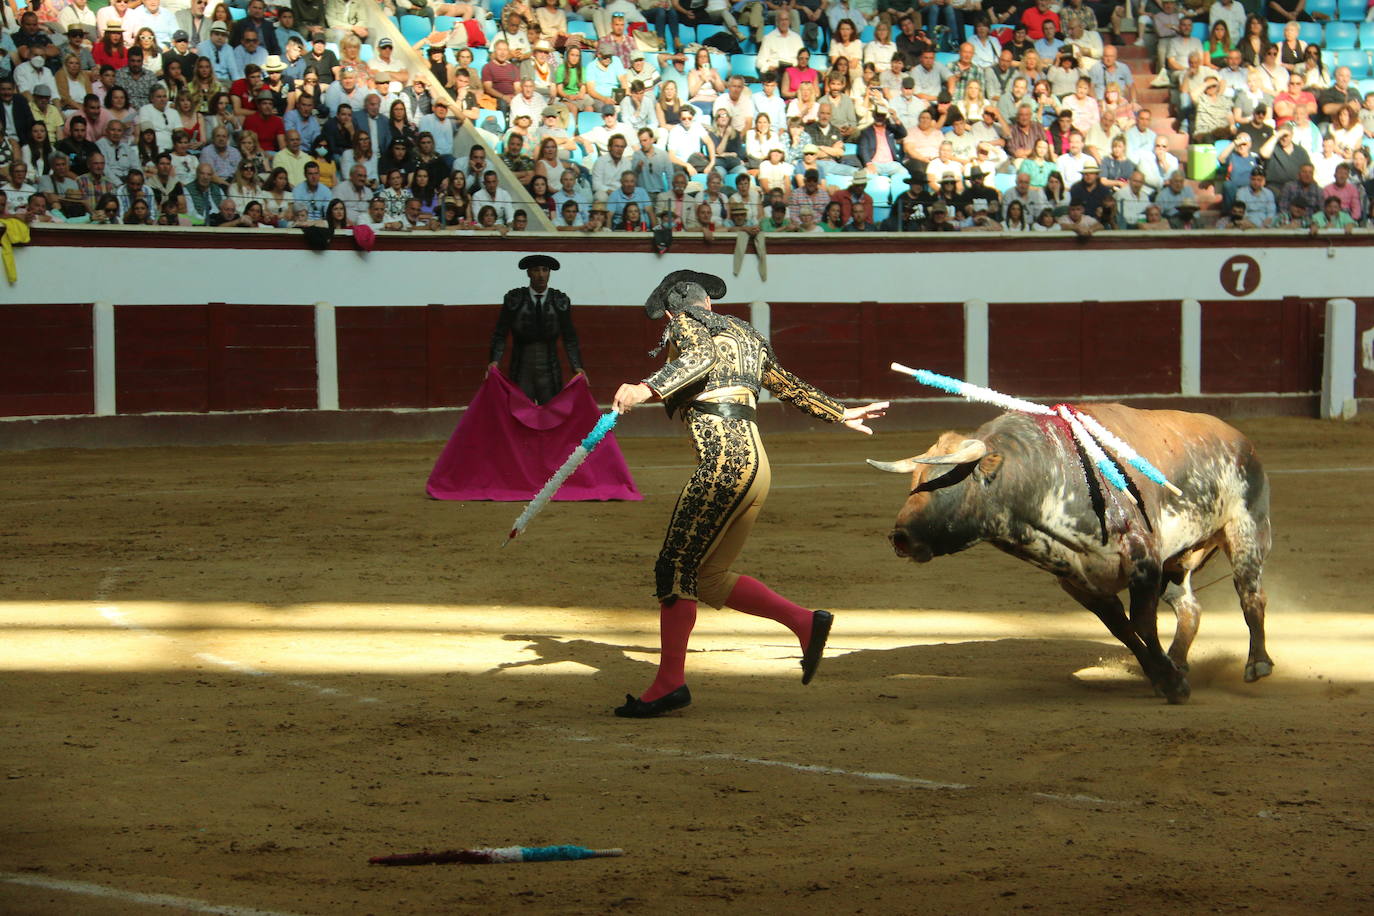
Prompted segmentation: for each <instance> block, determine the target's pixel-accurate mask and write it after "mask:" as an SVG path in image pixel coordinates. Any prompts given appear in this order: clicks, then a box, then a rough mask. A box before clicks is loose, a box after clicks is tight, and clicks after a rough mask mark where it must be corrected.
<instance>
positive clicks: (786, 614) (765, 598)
mask: <svg viewBox="0 0 1374 916" xmlns="http://www.w3.org/2000/svg"><path fill="white" fill-rule="evenodd" d="M725 604H726V606H727V607H732V608H734V609H735V610H737V611H743V612H744V613H746V614H753V615H754V616H755V617H767V618H768V619H769V620H776V621H777V622H778V623H780V624H782V625H783V626H785V627H787V629H789V630H791V631H792V632H793V633H795V634H797V640H798V641H799V642H800V643H801V646H802V648H803V649H805V648H806V645H807V643H809V642H810V641H811V618H812V613H811V612H810V611H808V610H807V609H806V608H804V607H802V606H801V605H799V604H793V603H792V602H791V601H788V600H787V599H786V598H784V597H783V596H782V595H779V594H778V593H777V592H775V591H773V590H772V589H771V588H769V587H768V586H766V585H764V584H763V583H762V582H760V581H759V580H758V579H755V578H752V577H750V576H740V577H739V581H738V582H736V583H735V587H734V588H732V589H731V590H730V597H729V598H726V599H725Z"/></svg>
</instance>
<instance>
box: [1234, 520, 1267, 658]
mask: <svg viewBox="0 0 1374 916" xmlns="http://www.w3.org/2000/svg"><path fill="white" fill-rule="evenodd" d="M1224 532H1225V535H1226V553H1227V555H1228V556H1229V557H1230V558H1231V568H1232V573H1231V581H1232V583H1233V584H1234V585H1235V587H1236V595H1237V596H1238V597H1239V598H1240V609H1241V611H1243V612H1244V614H1245V625H1246V626H1247V627H1249V628H1250V655H1249V657H1248V658H1246V660H1245V679H1246V680H1247V681H1257V680H1259V679H1260V678H1262V677H1267V676H1268V675H1270V674H1272V673H1273V671H1274V660H1273V659H1272V658H1270V657H1269V653H1268V652H1267V651H1266V650H1265V647H1264V610H1265V606H1266V604H1267V603H1268V600H1267V599H1266V597H1265V595H1264V587H1263V585H1262V584H1261V583H1262V580H1263V577H1264V561H1265V559H1266V558H1268V556H1269V545H1270V543H1271V537H1272V535H1271V533H1270V528H1269V518H1268V516H1267V515H1263V516H1252V515H1246V516H1244V517H1242V518H1240V519H1238V520H1236V521H1234V522H1232V523H1230V524H1228V525H1227V526H1226V527H1225V529H1224Z"/></svg>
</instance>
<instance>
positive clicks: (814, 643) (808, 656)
mask: <svg viewBox="0 0 1374 916" xmlns="http://www.w3.org/2000/svg"><path fill="white" fill-rule="evenodd" d="M834 622H835V615H834V614H832V613H830V612H829V611H813V612H812V614H811V642H810V643H809V644H807V647H806V651H805V652H803V653H802V660H801V666H802V683H803V684H809V683H811V679H812V678H813V677H815V676H816V669H817V668H819V667H820V666H821V655H822V653H824V652H825V641H826V640H827V639H829V638H830V625H831V624H832V623H834Z"/></svg>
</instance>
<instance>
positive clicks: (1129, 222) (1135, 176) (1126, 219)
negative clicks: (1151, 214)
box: [1116, 170, 1151, 229]
mask: <svg viewBox="0 0 1374 916" xmlns="http://www.w3.org/2000/svg"><path fill="white" fill-rule="evenodd" d="M1150 200H1151V194H1150V189H1149V188H1147V187H1146V186H1145V173H1143V172H1141V171H1139V170H1137V171H1135V172H1132V173H1131V178H1130V181H1129V183H1127V185H1126V187H1124V188H1118V189H1117V191H1116V212H1117V215H1118V220H1119V221H1120V223H1121V224H1122V225H1123V226H1126V227H1130V228H1132V229H1134V228H1136V227H1137V226H1138V225H1139V224H1140V223H1141V222H1143V221H1144V219H1145V211H1146V209H1148V208H1149V206H1150Z"/></svg>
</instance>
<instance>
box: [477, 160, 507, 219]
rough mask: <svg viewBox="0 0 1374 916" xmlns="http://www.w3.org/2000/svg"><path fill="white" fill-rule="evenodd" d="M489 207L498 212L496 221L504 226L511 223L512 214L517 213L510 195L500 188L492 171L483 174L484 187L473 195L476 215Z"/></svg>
mask: <svg viewBox="0 0 1374 916" xmlns="http://www.w3.org/2000/svg"><path fill="white" fill-rule="evenodd" d="M487 206H490V207H493V208H494V209H495V210H496V221H497V222H499V223H501V224H502V225H505V224H507V223H509V222H510V218H511V214H512V213H514V212H515V207H514V206H513V204H512V201H511V197H510V194H509V193H508V192H507V191H506V189H505V188H503V187H501V186H500V182H499V180H498V179H497V177H496V173H495V172H493V171H490V170H488V171H486V172H485V173H483V175H482V186H481V187H480V188H478V189H477V190H476V191H474V192H473V193H472V210H473V212H474V213H481V212H482V208H483V207H487Z"/></svg>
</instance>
